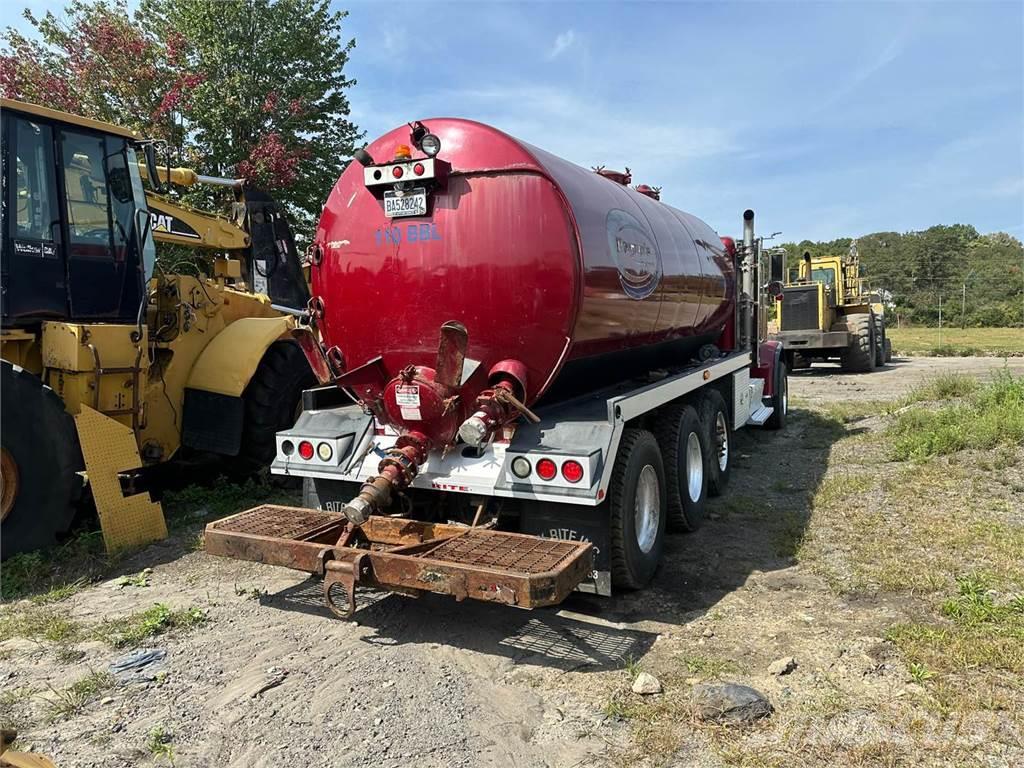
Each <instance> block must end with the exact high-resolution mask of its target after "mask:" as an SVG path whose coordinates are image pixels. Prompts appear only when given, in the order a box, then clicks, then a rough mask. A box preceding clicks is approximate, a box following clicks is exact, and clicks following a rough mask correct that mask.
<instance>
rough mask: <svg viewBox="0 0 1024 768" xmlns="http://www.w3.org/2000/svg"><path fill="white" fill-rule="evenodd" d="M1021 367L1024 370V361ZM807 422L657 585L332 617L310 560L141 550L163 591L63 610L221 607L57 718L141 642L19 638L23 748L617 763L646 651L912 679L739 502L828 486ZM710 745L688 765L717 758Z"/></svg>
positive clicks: (180, 756)
mask: <svg viewBox="0 0 1024 768" xmlns="http://www.w3.org/2000/svg"><path fill="white" fill-rule="evenodd" d="M1001 365H1002V362H1001V361H997V360H992V359H988V358H975V359H970V358H923V359H911V360H898V361H896V362H894V363H893V364H891V365H890V366H887V367H886V368H885V369H883V370H879V371H877V372H875V373H871V374H863V375H854V376H851V375H841V374H839V373H838V371H837V370H835V369H833V368H831V367H830V366H816V367H815V368H813V369H812V370H810V371H803V372H797V373H796V374H795V375H794V376H793V377H792V379H791V385H790V389H791V394H792V395H793V396H794V397H795V398H798V399H799V400H803V401H806V402H811V403H826V402H831V401H836V400H850V399H860V400H874V399H889V398H892V397H895V396H898V395H899V394H901V393H902V392H904V391H905V390H907V389H908V388H909V387H911V386H913V385H914V384H916V383H919V382H920V381H922V380H924V379H926V378H927V377H929V376H932V375H934V374H936V373H939V372H943V371H954V370H955V371H964V372H968V373H973V374H985V373H986V372H987V371H989V370H990V369H992V368H993V367H998V366H1001ZM1009 365H1010V367H1011V369H1013V370H1015V371H1016V372H1018V373H1024V359H1017V360H1011V361H1010V362H1009ZM805 437H806V428H805V427H804V426H801V423H800V421H799V420H797V419H794V420H793V425H792V427H791V428H790V429H787V430H786V431H784V432H782V433H767V432H756V433H752V434H750V435H748V436H744V437H742V438H741V440H740V441H739V442H738V444H737V446H736V450H737V451H738V455H737V463H736V465H735V467H734V470H733V484H732V488H731V489H730V491H729V494H728V495H727V496H725V497H723V498H722V499H719V500H716V501H715V502H714V504H713V505H712V506H711V508H710V511H711V520H710V521H709V522H708V524H707V525H705V527H704V528H702V529H701V530H700V531H699V532H698V533H696V534H693V535H688V536H672V537H671V538H670V540H669V545H668V547H667V549H666V562H665V565H664V566H663V567H662V569H661V570H660V571H659V574H658V576H657V578H656V580H655V583H654V584H653V585H652V587H651V588H649V589H647V590H645V591H643V592H641V593H637V594H634V595H624V596H618V597H615V598H612V599H597V598H593V597H586V596H574V597H573V598H571V599H570V601H569V602H568V603H567V604H566V605H565V606H563V607H562V609H561V610H553V609H552V610H540V611H535V612H523V611H518V610H514V609H508V608H501V607H497V606H491V605H484V604H477V603H472V601H467V602H466V603H463V604H457V603H455V602H454V601H451V600H447V599H443V598H439V597H434V596H427V597H424V598H421V599H418V600H413V599H409V598H404V597H399V596H387V595H368V596H365V597H364V599H365V600H366V601H367V602H368V603H369V604H368V605H367V606H366V607H364V608H363V609H362V610H361V611H360V612H359V614H358V622H356V623H348V622H343V621H339V620H337V619H334V618H332V617H331V616H330V615H329V614H328V612H327V611H326V609H325V608H324V607H323V605H322V594H321V589H320V586H319V584H318V583H316V582H314V581H311V580H307V579H305V578H304V577H303V575H302V574H297V573H295V572H292V571H288V570H285V569H280V568H274V567H269V566H260V565H256V564H251V563H243V562H237V561H230V560H222V559H218V558H215V557H212V556H209V555H207V554H206V553H204V552H202V551H194V549H193V541H194V532H191V533H181V534H178V535H177V536H176V537H175V538H172V539H170V540H168V541H167V542H163V543H161V544H159V545H154V546H151V547H149V548H148V549H146V550H145V551H143V552H141V553H139V554H138V555H136V556H134V557H133V558H131V559H130V560H128V561H127V562H125V563H124V564H123V567H122V569H121V571H122V572H123V573H133V572H137V571H139V570H141V569H142V568H145V567H150V568H152V569H153V570H152V575H151V577H150V579H149V585H148V586H142V587H130V586H129V587H121V586H119V585H118V584H117V580H118V579H117V577H116V576H115V577H113V578H111V579H110V580H109V581H107V582H103V583H98V584H95V585H91V586H89V587H88V588H86V589H83V590H82V591H80V592H78V593H77V594H76V595H74V596H73V597H72V598H70V599H69V600H67V601H65V602H62V603H58V604H57V605H58V607H59V609H60V610H62V611H65V610H66V611H67V612H68V613H69V614H70V616H71V617H72V618H74V619H76V620H80V621H82V622H87V623H93V622H96V621H98V620H99V619H102V618H104V617H114V616H119V615H125V614H128V613H131V612H136V611H140V610H144V609H145V608H147V607H149V606H151V605H153V604H154V603H156V602H166V603H168V604H170V605H171V606H172V607H174V608H185V607H189V606H199V607H201V608H203V609H204V610H205V611H206V612H207V615H208V619H209V620H208V621H207V622H206V623H205V624H203V625H201V626H198V627H195V628H193V629H191V630H189V631H187V632H186V631H176V632H172V633H170V634H167V635H162V636H159V637H156V638H153V639H152V640H151V641H150V645H152V646H156V647H161V648H165V649H166V650H167V654H168V655H167V659H166V660H165V662H164V667H163V669H164V674H162V675H160V676H159V677H158V679H157V680H153V681H150V682H147V683H142V684H139V683H135V684H131V685H122V686H118V687H116V688H114V689H112V690H110V691H108V692H107V693H105V695H104V696H103V698H102V699H99V700H96V701H93V702H91V703H89V704H88V705H86V706H85V707H84V709H83V710H82V711H81V712H79V713H77V714H74V715H72V716H69V717H66V718H64V719H61V720H60V721H58V722H56V723H52V724H48V723H46V722H45V717H44V712H45V707H46V702H47V700H48V699H53V698H54V695H55V694H54V693H53V692H54V691H55V690H58V689H61V688H63V687H65V686H67V685H69V684H70V683H71V682H73V681H75V680H77V679H79V678H81V677H83V676H85V675H87V674H89V673H90V672H92V671H97V670H103V669H105V668H106V666H107V664H108V663H109V662H110V661H111V660H112V659H114V658H115V657H117V656H119V655H120V652H119V651H115V650H112V649H111V648H110V647H108V646H107V645H104V644H102V643H99V642H88V643H82V644H79V646H78V650H80V651H81V652H82V653H83V655H82V657H81V658H80V659H78V660H75V661H69V660H68V656H67V654H58V653H57V652H56V649H55V646H53V645H52V644H49V643H35V642H30V641H27V640H23V639H13V640H9V641H7V642H6V643H3V644H0V653H2V655H0V659H2V661H0V686H3V688H4V689H5V690H8V691H14V690H15V689H20V690H26V689H27V690H31V691H34V692H35V693H34V694H33V695H32V696H31V697H30V698H28V699H26V700H25V701H22V702H21V703H20V704H19V706H22V707H25V708H27V710H28V722H30V723H33V724H31V725H30V727H28V728H27V729H25V730H24V732H23V740H22V741H21V742H20V744H19V746H20V747H21V748H22V749H25V748H26V747H27V746H28V745H31V746H32V747H34V748H35V749H37V750H39V751H41V752H43V753H45V754H48V755H50V756H52V757H53V758H54V759H55V761H56V762H57V765H58V766H59V767H60V768H85V767H86V766H90V767H91V766H111V767H115V766H118V767H119V766H150V765H154V766H155V765H168V764H169V762H168V758H167V757H166V756H160V755H158V754H153V749H152V747H151V745H150V746H147V742H151V741H152V739H151V738H150V734H151V733H152V732H153V730H154V729H160V730H161V731H162V732H163V733H164V734H166V736H165V738H166V740H167V743H168V744H169V745H171V747H172V748H173V755H174V761H173V764H174V765H175V766H180V767H182V768H185V767H192V766H196V767H198V766H203V767H205V766H218V768H235V767H237V768H243V767H244V768H257V767H259V766H268V767H269V766H281V765H303V766H325V767H326V766H332V768H333V767H337V766H371V765H372V766H379V767H380V768H389V767H390V766H406V765H415V766H427V767H430V766H437V767H438V768H441V767H442V766H467V767H468V766H531V767H532V766H538V767H540V766H550V767H552V768H554V767H559V768H571V767H573V766H603V765H618V764H623V761H624V760H625V758H624V757H623V755H628V754H630V752H629V749H630V744H631V739H632V738H633V735H634V734H633V731H632V729H631V727H630V725H629V724H628V723H627V722H625V721H623V720H621V719H620V718H617V717H615V716H609V714H608V712H609V708H608V701H609V696H616V695H619V693H622V695H625V696H630V695H635V694H630V693H629V692H628V688H629V679H628V676H627V675H626V673H624V672H623V669H624V667H626V666H627V665H632V663H633V662H634V660H638V659H644V658H645V655H647V654H651V658H656V657H658V655H659V654H660V655H665V654H674V653H677V652H679V650H678V649H680V648H682V649H687V650H686V653H687V654H689V655H690V656H691V657H692V658H697V657H698V656H699V652H701V651H702V649H705V650H710V649H714V650H715V653H716V654H724V655H727V656H728V657H729V658H730V659H732V660H733V661H732V663H733V664H735V665H736V666H737V667H738V668H739V669H741V670H747V671H748V672H747V674H746V675H744V676H742V681H743V682H747V683H750V684H752V685H755V686H757V687H759V688H760V689H761V690H763V691H764V692H765V693H767V694H768V695H769V697H770V698H772V700H773V701H774V702H775V704H776V706H777V707H780V708H782V709H783V710H785V709H786V707H787V706H788V703H789V702H792V701H798V700H799V699H800V697H801V690H802V689H801V687H800V686H801V683H800V682H799V680H801V679H803V680H804V681H805V682H804V683H803V685H806V686H808V689H807V690H811V689H813V688H814V686H815V685H817V683H815V681H814V677H813V674H809V675H807V676H805V677H802V674H801V673H803V672H805V671H806V672H808V673H811V672H812V671H813V670H815V669H819V670H820V669H821V668H828V669H830V670H836V669H838V672H835V674H841V675H846V676H847V677H849V678H850V679H851V680H855V681H856V685H860V686H875V687H877V688H878V689H879V690H882V689H884V690H887V691H889V690H896V689H897V688H899V687H900V686H901V685H902V682H900V681H897V680H895V679H894V678H892V677H891V676H890V677H887V676H886V673H885V665H884V663H882V661H880V658H881V657H880V656H879V654H880V653H881V652H880V651H879V650H878V649H879V644H880V643H881V639H880V638H879V635H880V634H881V633H882V632H883V631H884V627H885V626H887V625H888V624H890V623H891V622H892V621H893V620H894V617H895V616H897V615H899V613H900V611H902V610H903V607H902V606H901V605H899V604H897V603H890V602H886V601H885V600H847V599H844V598H842V597H841V596H837V595H835V594H833V593H832V592H830V591H829V590H828V589H827V588H826V587H825V586H824V585H823V584H822V583H821V581H820V580H819V579H817V578H815V577H813V576H810V575H808V574H807V573H804V572H802V571H801V569H800V568H799V567H798V566H794V565H793V564H792V561H791V559H788V558H786V557H783V556H780V555H779V554H778V552H777V548H776V547H774V546H773V545H772V544H771V543H770V542H769V541H768V540H767V539H768V537H767V536H766V535H765V534H764V532H763V531H761V530H759V529H758V528H757V524H756V522H751V521H753V520H754V518H750V520H747V519H746V518H744V516H743V513H742V510H740V511H737V509H736V504H737V502H736V499H750V498H757V497H758V495H759V494H761V492H762V491H763V490H764V486H765V480H764V478H765V477H771V479H772V480H773V481H774V482H775V483H776V484H778V483H786V482H800V483H802V484H804V485H808V484H811V483H813V482H814V481H815V478H818V477H820V476H821V475H822V474H823V473H824V472H825V471H826V470H827V467H828V462H829V452H828V445H827V444H821V445H818V446H817V447H815V445H813V444H812V445H808V444H806V441H805V439H804V438H805ZM780 488H781V486H780ZM779 493H785V490H784V489H782V490H779ZM730 499H732V501H730ZM758 519H760V518H758ZM256 595H258V596H256ZM782 656H794V657H796V658H797V660H798V662H799V664H800V667H799V670H798V673H794V674H793V675H792V676H790V677H787V678H776V677H775V676H774V675H771V674H769V673H768V672H767V671H766V670H767V666H768V665H769V663H770V662H772V661H773V660H775V659H778V658H779V657H782ZM836 665H838V667H837V666H836ZM879 670H881V671H879ZM792 680H797V681H798V682H792ZM0 706H4V704H0ZM7 706H13V704H11V703H10V701H8V702H7ZM776 717H778V715H776ZM858 727H859V726H858ZM702 738H703V737H702V736H701V735H700V734H699V733H697V734H695V735H694V737H693V739H692V740H691V741H690V742H688V746H687V747H686V748H684V750H682V751H681V752H679V753H678V754H677V755H676V756H675V758H674V762H673V763H672V764H673V765H714V764H717V763H716V760H715V759H714V758H712V757H711V756H710V755H709V754H708V753H707V752H706V751H704V749H703V747H702ZM648 757H650V756H648ZM652 761H653V762H659V761H658V760H652ZM627 762H628V761H627Z"/></svg>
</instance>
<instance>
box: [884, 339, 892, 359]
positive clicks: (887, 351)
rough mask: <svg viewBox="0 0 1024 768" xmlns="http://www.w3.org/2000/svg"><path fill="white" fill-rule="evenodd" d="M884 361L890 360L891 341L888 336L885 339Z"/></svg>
mask: <svg viewBox="0 0 1024 768" xmlns="http://www.w3.org/2000/svg"><path fill="white" fill-rule="evenodd" d="M885 362H887V363H891V362H892V341H890V340H889V337H888V336H887V337H886V339H885Z"/></svg>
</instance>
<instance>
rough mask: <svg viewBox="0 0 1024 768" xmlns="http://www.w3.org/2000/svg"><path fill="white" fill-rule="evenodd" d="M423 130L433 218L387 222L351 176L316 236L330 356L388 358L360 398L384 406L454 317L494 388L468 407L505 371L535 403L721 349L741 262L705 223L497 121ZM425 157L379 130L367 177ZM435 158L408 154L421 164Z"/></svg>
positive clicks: (354, 171)
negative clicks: (512, 370)
mask: <svg viewBox="0 0 1024 768" xmlns="http://www.w3.org/2000/svg"><path fill="white" fill-rule="evenodd" d="M422 124H423V126H425V127H426V128H427V129H428V130H429V132H430V133H432V134H434V135H435V136H437V137H438V138H439V139H440V150H439V152H438V153H437V155H436V157H437V160H439V161H443V163H444V164H446V167H447V168H448V169H449V170H448V171H447V173H446V174H445V178H443V179H442V180H439V181H438V182H437V183H436V184H435V185H434V186H433V187H432V188H430V189H429V192H428V194H429V197H430V201H429V207H428V209H427V214H426V215H422V216H413V217H409V218H387V217H386V216H385V213H384V200H383V197H382V195H383V193H382V191H381V190H380V189H377V188H371V186H369V185H368V183H367V181H366V179H367V178H368V177H366V176H365V174H366V172H367V170H366V169H364V167H363V166H362V165H360V164H358V163H356V162H353V163H351V164H350V165H349V167H348V168H347V169H346V170H345V172H344V173H343V174H342V175H341V178H340V179H339V180H338V182H337V183H336V184H335V186H334V188H333V189H332V191H331V194H330V197H329V198H328V200H327V203H326V205H325V206H324V210H323V214H322V216H321V219H320V223H319V226H318V228H317V232H316V247H317V248H318V249H319V257H318V259H319V263H318V264H317V265H316V266H315V267H314V269H313V272H312V284H313V294H314V296H315V297H316V298H315V299H314V302H315V304H316V306H317V307H318V309H319V310H320V312H319V313H320V315H321V316H320V318H319V320H318V323H319V328H320V331H321V338H322V339H323V341H324V345H325V347H326V348H331V347H336V348H337V350H336V352H337V351H338V350H340V355H336V357H337V359H338V360H339V362H340V365H341V366H343V368H344V369H345V370H348V371H351V370H353V369H355V368H358V367H359V366H363V365H364V364H367V363H368V362H371V361H374V359H375V358H378V357H379V360H377V361H376V362H374V363H373V366H374V368H375V370H376V373H375V374H374V376H371V377H362V378H361V379H360V382H362V383H364V384H365V387H364V389H363V390H360V391H359V395H360V397H370V398H372V397H375V396H380V395H381V392H382V391H383V386H384V385H383V384H382V383H381V382H383V381H387V380H389V379H392V378H394V377H397V376H399V374H400V373H401V372H402V371H403V370H404V369H407V368H408V366H433V365H434V363H435V358H436V357H437V355H438V332H439V328H440V327H441V326H442V324H444V323H446V322H448V321H456V322H457V323H459V324H461V325H462V326H464V327H465V330H466V332H467V334H468V346H467V348H466V352H465V357H466V359H467V360H469V361H471V362H475V363H478V366H477V368H478V369H479V370H481V371H483V375H484V378H483V379H482V380H481V381H480V382H478V383H477V384H476V385H475V390H474V388H473V387H469V388H468V389H467V388H466V387H463V391H461V392H460V396H461V398H462V399H463V401H465V402H467V403H468V405H467V406H466V407H467V408H471V407H472V402H473V398H474V397H476V395H477V394H478V392H479V390H480V389H481V388H483V387H484V386H486V385H487V381H486V374H487V372H488V371H491V370H492V368H493V367H494V366H495V365H498V364H499V363H501V362H502V361H516V362H517V363H518V364H520V365H521V369H522V371H524V372H525V373H518V374H517V377H522V378H525V381H524V382H522V383H523V387H522V389H521V391H520V392H519V394H520V395H521V397H522V401H523V403H524V404H525V405H527V406H529V405H532V404H534V403H536V402H537V400H538V399H540V398H541V397H544V396H545V395H547V398H548V399H551V398H554V397H556V396H562V395H570V394H576V393H579V392H580V391H581V390H585V389H586V388H587V387H591V386H596V385H597V384H599V383H603V382H605V381H608V380H609V379H614V378H621V377H626V376H629V375H632V374H635V373H637V372H638V371H641V370H643V369H650V368H654V367H658V366H662V365H667V364H671V363H672V362H677V363H683V362H685V361H686V360H688V359H689V357H690V356H692V355H693V354H694V353H695V352H696V350H697V349H698V348H699V347H700V346H701V345H703V344H706V343H713V342H715V341H717V340H718V339H719V337H720V336H721V334H722V332H723V329H724V328H725V326H726V324H727V323H728V322H729V320H730V318H731V317H732V314H733V302H734V301H735V281H734V262H733V257H732V256H730V255H729V254H727V253H726V251H725V248H724V246H723V244H722V241H721V240H720V239H719V237H718V235H717V234H716V233H715V232H714V230H712V229H711V227H709V226H708V225H707V224H705V223H704V222H703V221H701V220H700V219H698V218H697V217H695V216H692V215H691V214H688V213H684V212H683V211H680V210H677V209H675V208H672V207H671V206H668V205H665V204H664V203H662V202H659V201H658V200H656V199H652V197H650V196H648V195H645V194H641V193H639V192H637V191H635V190H633V189H631V188H630V187H629V186H627V185H626V184H623V183H620V181H621V180H622V179H620V180H615V178H609V177H607V176H605V175H602V174H600V173H596V172H594V171H591V170H587V169H585V168H581V167H580V166H577V165H574V164H573V163H570V162H568V161H566V160H563V159H562V158H559V157H556V156H555V155H552V154H550V153H548V152H545V151H544V150H541V149H538V148H536V147H533V146H531V145H529V144H527V143H525V142H523V141H520V140H518V139H516V138H514V137H512V136H509V135H508V134H506V133H503V132H502V131H500V130H498V129H496V128H493V127H491V126H489V125H484V124H482V123H478V122H473V121H470V120H463V119H454V118H438V119H432V120H424V121H422ZM413 144H414V142H413V141H412V140H411V138H410V128H409V127H408V126H403V127H401V128H396V129H395V130H393V131H391V132H390V133H387V134H385V135H384V136H382V137H381V138H379V139H377V140H376V141H374V142H373V143H372V144H370V145H369V146H368V147H367V152H368V153H369V155H370V156H372V161H373V166H372V167H379V166H381V165H382V164H386V163H388V162H392V158H394V157H395V154H396V150H397V151H400V150H399V147H400V145H413ZM426 157H427V156H426V155H425V154H424V153H423V152H421V151H420V150H418V149H416V148H415V146H413V147H412V158H411V161H412V162H414V163H415V162H417V161H419V160H421V159H426ZM609 176H612V175H611V174H609ZM413 183H415V182H413ZM357 378H358V377H357ZM346 383H350V382H346ZM463 384H464V385H467V386H468V382H466V381H464V382H463ZM471 390H472V391H471ZM400 426H401V425H400ZM406 426H408V425H406Z"/></svg>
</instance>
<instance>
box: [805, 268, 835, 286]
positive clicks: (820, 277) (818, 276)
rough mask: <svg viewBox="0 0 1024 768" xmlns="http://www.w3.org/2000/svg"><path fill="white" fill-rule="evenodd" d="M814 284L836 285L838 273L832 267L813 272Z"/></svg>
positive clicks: (812, 280)
mask: <svg viewBox="0 0 1024 768" xmlns="http://www.w3.org/2000/svg"><path fill="white" fill-rule="evenodd" d="M811 282H812V283H825V285H835V284H836V271H835V270H834V269H832V268H831V267H826V268H822V269H812V270H811Z"/></svg>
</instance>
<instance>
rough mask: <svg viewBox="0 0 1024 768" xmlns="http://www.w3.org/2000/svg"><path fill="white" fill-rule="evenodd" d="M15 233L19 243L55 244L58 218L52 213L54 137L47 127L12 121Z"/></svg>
mask: <svg viewBox="0 0 1024 768" xmlns="http://www.w3.org/2000/svg"><path fill="white" fill-rule="evenodd" d="M15 126H16V127H15V132H16V137H15V145H14V146H15V147H16V150H15V160H14V165H15V173H16V175H17V181H16V183H15V184H14V185H13V186H14V195H15V200H14V210H15V215H14V231H13V232H12V233H11V236H12V237H14V238H15V239H18V240H24V239H27V240H47V241H50V242H52V241H54V240H55V239H56V238H55V237H54V234H55V230H56V229H57V227H58V225H59V224H60V219H59V217H58V215H57V212H56V211H55V206H54V199H55V197H56V195H55V194H54V181H55V178H54V173H53V134H52V132H51V130H50V127H49V126H48V125H39V124H37V123H33V122H30V121H28V120H16V121H15Z"/></svg>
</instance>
